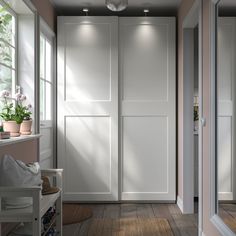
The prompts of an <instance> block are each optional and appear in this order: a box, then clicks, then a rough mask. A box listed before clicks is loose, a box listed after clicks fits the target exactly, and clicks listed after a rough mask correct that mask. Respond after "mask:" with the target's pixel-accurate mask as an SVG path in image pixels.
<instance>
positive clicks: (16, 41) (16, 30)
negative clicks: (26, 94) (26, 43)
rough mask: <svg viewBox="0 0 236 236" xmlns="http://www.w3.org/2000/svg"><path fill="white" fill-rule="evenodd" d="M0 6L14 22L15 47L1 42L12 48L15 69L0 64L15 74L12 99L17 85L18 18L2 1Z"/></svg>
mask: <svg viewBox="0 0 236 236" xmlns="http://www.w3.org/2000/svg"><path fill="white" fill-rule="evenodd" d="M0 5H1V6H2V7H4V8H5V9H6V11H8V12H9V13H10V14H11V15H12V16H13V17H14V18H15V22H14V23H15V24H14V30H15V40H14V44H15V45H11V44H10V43H8V42H5V40H1V41H2V42H3V43H4V44H7V45H9V46H10V47H11V48H14V50H15V58H14V65H15V68H14V67H12V66H8V65H6V64H4V63H1V62H0V65H1V66H4V67H5V68H8V69H10V70H11V71H14V72H15V76H14V77H15V78H14V79H12V82H11V83H12V90H11V91H10V92H11V94H12V97H13V96H14V94H15V93H16V90H17V84H18V16H17V13H16V12H15V11H14V10H13V9H12V8H11V7H10V6H9V4H7V3H6V2H5V1H4V0H0Z"/></svg>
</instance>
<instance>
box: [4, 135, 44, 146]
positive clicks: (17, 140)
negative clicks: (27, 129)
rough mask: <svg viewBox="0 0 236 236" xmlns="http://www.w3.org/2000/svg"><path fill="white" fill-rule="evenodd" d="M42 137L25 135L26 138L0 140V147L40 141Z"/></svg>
mask: <svg viewBox="0 0 236 236" xmlns="http://www.w3.org/2000/svg"><path fill="white" fill-rule="evenodd" d="M40 137H41V134H31V135H25V136H19V137H11V138H9V139H0V147H2V146H5V145H10V144H15V143H21V142H25V141H30V140H34V139H39V138H40Z"/></svg>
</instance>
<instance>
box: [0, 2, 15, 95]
mask: <svg viewBox="0 0 236 236" xmlns="http://www.w3.org/2000/svg"><path fill="white" fill-rule="evenodd" d="M16 37H17V35H16V14H15V13H14V12H13V10H11V8H9V6H8V5H7V4H4V2H3V1H1V0H0V91H2V90H8V91H11V92H12V95H13V94H14V93H15V84H16Z"/></svg>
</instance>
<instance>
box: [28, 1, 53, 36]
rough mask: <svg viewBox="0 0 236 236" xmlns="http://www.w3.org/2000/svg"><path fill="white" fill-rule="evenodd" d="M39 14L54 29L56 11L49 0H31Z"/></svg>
mask: <svg viewBox="0 0 236 236" xmlns="http://www.w3.org/2000/svg"><path fill="white" fill-rule="evenodd" d="M31 2H32V3H33V4H34V6H35V7H36V9H37V11H38V13H39V15H40V16H41V17H42V18H43V19H44V20H45V21H46V22H47V23H48V25H49V26H50V27H51V29H52V30H53V31H54V32H55V31H56V11H55V9H54V8H53V6H52V4H51V3H50V1H49V0H31Z"/></svg>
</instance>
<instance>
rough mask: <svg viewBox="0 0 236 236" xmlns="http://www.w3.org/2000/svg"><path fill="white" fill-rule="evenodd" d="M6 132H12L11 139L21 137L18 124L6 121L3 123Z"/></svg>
mask: <svg viewBox="0 0 236 236" xmlns="http://www.w3.org/2000/svg"><path fill="white" fill-rule="evenodd" d="M3 129H4V131H8V132H10V136H11V137H18V136H20V124H17V123H16V122H15V121H12V120H10V121H4V122H3Z"/></svg>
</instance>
